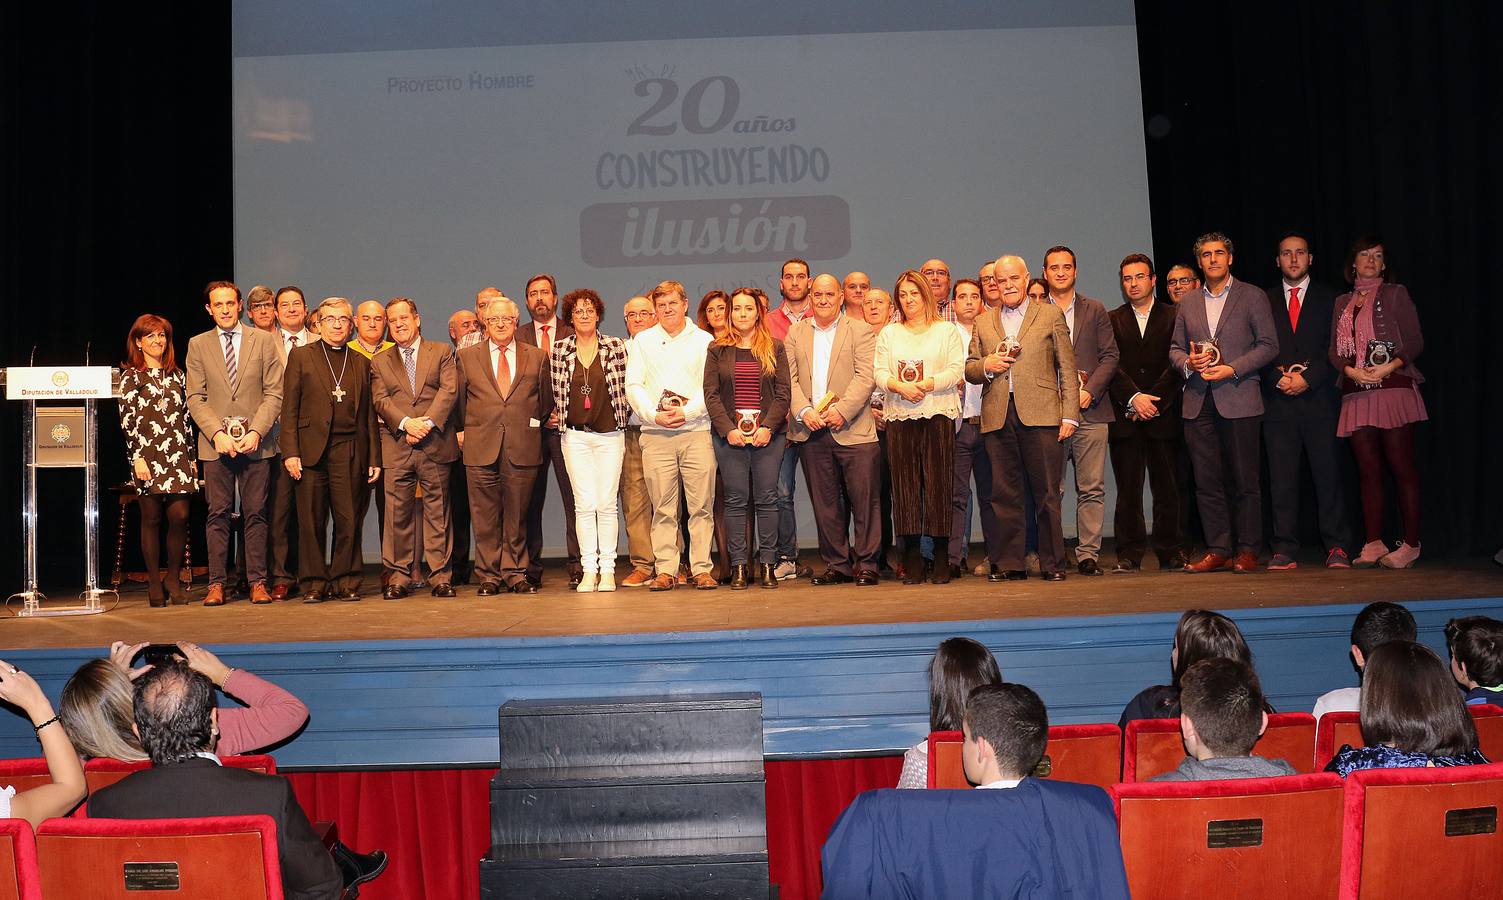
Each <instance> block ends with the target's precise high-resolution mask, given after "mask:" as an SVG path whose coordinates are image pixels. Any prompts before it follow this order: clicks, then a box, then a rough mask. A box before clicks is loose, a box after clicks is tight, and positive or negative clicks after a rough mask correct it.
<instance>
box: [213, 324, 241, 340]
mask: <svg viewBox="0 0 1503 900" xmlns="http://www.w3.org/2000/svg"><path fill="white" fill-rule="evenodd" d="M214 330H215V331H218V332H219V336H220V337H224V336H225V335H227V334H233V335H234V336H235V337H237V338H238V337H239V336H240V323H239V322H236V323H235V327H234V328H220V327H219V323H218V322H215V323H214Z"/></svg>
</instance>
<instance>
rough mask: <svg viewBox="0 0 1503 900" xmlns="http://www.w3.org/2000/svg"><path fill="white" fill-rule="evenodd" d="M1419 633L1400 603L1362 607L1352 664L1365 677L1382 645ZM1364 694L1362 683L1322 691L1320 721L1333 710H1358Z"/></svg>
mask: <svg viewBox="0 0 1503 900" xmlns="http://www.w3.org/2000/svg"><path fill="white" fill-rule="evenodd" d="M1415 633H1416V632H1415V625H1414V616H1412V615H1410V613H1409V610H1407V609H1405V608H1404V607H1402V606H1400V605H1398V604H1397V603H1389V602H1388V601H1386V600H1380V601H1379V602H1377V603H1369V604H1368V605H1366V606H1364V607H1362V611H1361V612H1359V613H1357V618H1356V619H1355V620H1354V621H1353V622H1352V664H1353V665H1355V666H1356V667H1357V678H1358V679H1359V680H1360V679H1361V677H1362V670H1363V667H1365V666H1366V665H1367V658H1368V657H1369V656H1371V655H1372V652H1373V651H1374V650H1376V649H1377V648H1378V647H1379V646H1380V645H1382V644H1386V643H1388V642H1389V641H1412V640H1414V638H1415ZM1361 696H1362V688H1361V687H1360V686H1359V687H1344V688H1337V689H1336V690H1334V691H1329V692H1327V693H1325V694H1322V695H1321V697H1320V699H1318V700H1316V701H1315V710H1314V714H1315V721H1316V722H1319V721H1320V717H1321V716H1323V715H1325V714H1326V713H1330V712H1356V711H1357V710H1358V708H1359V704H1360V700H1361Z"/></svg>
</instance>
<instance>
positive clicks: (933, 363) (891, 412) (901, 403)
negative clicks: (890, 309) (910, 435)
mask: <svg viewBox="0 0 1503 900" xmlns="http://www.w3.org/2000/svg"><path fill="white" fill-rule="evenodd" d="M965 357H966V345H965V341H964V339H963V338H962V337H961V333H960V328H959V327H957V326H956V325H955V324H954V323H953V322H943V321H941V322H935V323H933V324H931V325H930V326H929V330H928V331H925V332H924V333H923V334H914V333H913V332H911V331H909V330H908V328H907V326H905V325H903V324H901V323H897V324H893V325H888V326H887V327H885V328H883V329H882V331H881V333H880V334H878V335H877V354H876V361H875V364H874V366H873V368H874V369H875V370H876V372H875V374H876V383H877V387H878V389H881V390H886V388H887V380H888V379H889V378H896V377H897V372H898V364H899V361H900V360H908V359H921V360H923V361H924V378H933V379H934V390H932V391H930V392H929V393H927V394H925V395H924V398H923V399H922V400H920V401H919V402H917V403H909V402H908V401H907V400H904V399H903V398H902V397H901V396H899V395H898V394H894V393H893V392H892V391H887V396H886V398H885V399H884V400H883V412H884V414H885V415H886V417H887V418H888V419H889V420H893V419H927V418H929V417H930V416H949V417H950V418H952V419H954V418H957V417H958V416H959V415H960V391H959V390H958V389H957V388H956V386H957V385H958V384H960V381H961V379H962V378H964V377H965ZM899 380H901V379H899Z"/></svg>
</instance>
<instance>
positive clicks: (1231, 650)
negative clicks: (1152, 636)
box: [1117, 609, 1273, 731]
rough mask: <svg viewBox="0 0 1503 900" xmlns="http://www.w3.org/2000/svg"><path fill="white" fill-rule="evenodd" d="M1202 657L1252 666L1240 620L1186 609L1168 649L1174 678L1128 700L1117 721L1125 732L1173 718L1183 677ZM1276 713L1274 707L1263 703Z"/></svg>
mask: <svg viewBox="0 0 1503 900" xmlns="http://www.w3.org/2000/svg"><path fill="white" fill-rule="evenodd" d="M1203 659H1230V660H1234V661H1236V662H1239V663H1242V664H1243V665H1246V666H1247V667H1248V668H1252V651H1251V650H1249V649H1248V648H1247V641H1245V640H1243V639H1242V632H1241V631H1240V630H1239V629H1238V628H1237V623H1236V622H1233V621H1232V620H1231V619H1228V618H1227V617H1226V616H1223V615H1222V614H1221V613H1217V612H1211V611H1210V610H1206V609H1191V610H1186V611H1185V614H1184V615H1182V616H1180V617H1179V626H1178V627H1177V628H1176V629H1175V630H1174V645H1173V647H1171V648H1170V650H1169V669H1170V672H1171V673H1172V675H1173V677H1172V678H1171V679H1170V682H1169V683H1168V684H1156V685H1154V686H1153V687H1148V688H1144V689H1143V690H1141V691H1139V692H1138V694H1137V696H1135V697H1133V698H1132V699H1131V700H1129V701H1128V703H1127V707H1126V708H1125V709H1123V710H1122V717H1121V718H1120V719H1118V720H1117V724H1118V725H1119V726H1121V728H1122V730H1123V731H1126V730H1127V723H1128V722H1131V721H1134V720H1136V719H1173V718H1176V717H1177V716H1179V714H1180V700H1179V692H1180V679H1181V678H1183V677H1184V674H1185V672H1186V671H1188V670H1189V668H1190V667H1191V666H1193V665H1195V664H1196V663H1198V662H1200V661H1201V660H1203ZM1264 709H1265V710H1267V711H1268V712H1273V707H1271V706H1268V705H1267V704H1266V703H1265V704H1264Z"/></svg>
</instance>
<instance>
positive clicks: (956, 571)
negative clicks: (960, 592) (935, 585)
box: [950, 563, 965, 578]
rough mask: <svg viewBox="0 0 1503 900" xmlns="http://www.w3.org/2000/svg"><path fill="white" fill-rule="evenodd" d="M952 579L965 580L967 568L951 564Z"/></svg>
mask: <svg viewBox="0 0 1503 900" xmlns="http://www.w3.org/2000/svg"><path fill="white" fill-rule="evenodd" d="M950 577H951V578H964V577H965V566H962V565H961V564H959V563H950Z"/></svg>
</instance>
